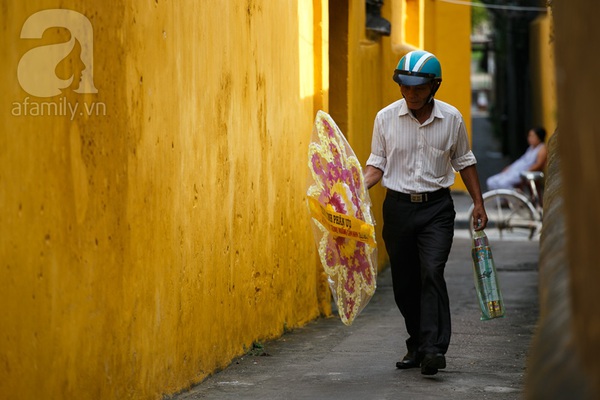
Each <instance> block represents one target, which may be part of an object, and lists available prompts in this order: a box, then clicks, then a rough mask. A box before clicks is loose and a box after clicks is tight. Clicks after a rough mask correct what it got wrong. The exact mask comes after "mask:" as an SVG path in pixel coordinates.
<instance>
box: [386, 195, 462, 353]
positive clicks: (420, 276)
mask: <svg viewBox="0 0 600 400" xmlns="http://www.w3.org/2000/svg"><path fill="white" fill-rule="evenodd" d="M455 216H456V212H455V211H454V203H453V201H452V197H451V196H450V192H449V191H448V192H446V193H445V194H444V195H443V196H442V197H440V198H437V199H435V200H432V201H428V202H424V203H411V202H410V200H406V199H404V198H398V197H395V196H393V193H391V192H390V191H388V194H387V196H386V198H385V201H384V203H383V240H384V242H385V247H386V250H387V252H388V255H389V257H390V264H391V271H392V282H393V287H394V298H395V300H396V304H397V305H398V308H399V309H400V312H401V313H402V316H403V317H404V322H405V324H406V330H407V332H408V335H409V338H408V339H407V341H406V345H407V348H408V350H409V351H419V352H421V353H443V354H445V353H446V351H447V350H448V345H449V344H450V334H451V326H450V302H449V299H448V290H447V288H446V281H445V279H444V269H445V267H446V262H447V261H448V255H449V254H450V249H451V247H452V239H453V237H454V218H455Z"/></svg>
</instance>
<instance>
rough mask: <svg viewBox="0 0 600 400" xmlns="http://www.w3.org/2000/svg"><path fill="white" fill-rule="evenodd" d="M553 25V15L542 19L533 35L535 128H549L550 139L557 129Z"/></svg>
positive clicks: (532, 66)
mask: <svg viewBox="0 0 600 400" xmlns="http://www.w3.org/2000/svg"><path fill="white" fill-rule="evenodd" d="M549 11H550V10H549ZM551 25H552V18H551V16H550V15H543V16H540V17H538V18H537V19H536V20H535V21H533V22H532V24H531V35H530V38H531V39H530V41H531V44H530V49H531V51H530V56H531V71H532V73H531V89H532V90H531V93H532V108H533V110H532V111H533V113H532V114H533V115H532V116H531V117H532V124H533V125H534V126H543V127H544V128H546V131H547V132H548V137H549V136H551V135H552V133H554V131H555V130H556V128H557V125H558V110H557V108H556V104H557V99H556V70H555V67H554V65H555V61H554V39H553V37H552V35H551V34H550V32H551V29H552V28H551Z"/></svg>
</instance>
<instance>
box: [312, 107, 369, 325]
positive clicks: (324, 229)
mask: <svg viewBox="0 0 600 400" xmlns="http://www.w3.org/2000/svg"><path fill="white" fill-rule="evenodd" d="M308 168H309V170H310V174H309V182H308V190H307V203H308V208H309V212H310V216H311V221H312V225H313V232H314V237H315V242H316V245H317V249H318V252H319V257H320V259H321V264H322V265H323V269H324V270H325V273H326V274H327V277H328V282H329V287H330V289H331V291H332V294H333V297H334V300H335V303H336V306H337V308H338V313H339V316H340V318H341V320H342V322H343V323H344V324H346V325H351V324H352V322H353V321H354V319H355V318H356V317H357V316H358V314H359V313H360V312H361V311H362V309H363V308H364V307H365V306H366V305H367V303H368V302H369V300H370V299H371V297H372V296H373V294H374V293H375V288H376V281H377V242H376V241H375V228H374V224H375V221H374V219H373V215H372V213H371V199H370V197H369V193H368V191H367V188H366V187H365V184H364V178H363V172H362V168H361V165H360V162H359V161H358V159H357V158H356V156H355V154H354V151H353V150H352V148H351V147H350V145H349V144H348V142H347V141H346V138H345V137H344V135H343V134H342V132H341V131H340V129H339V128H338V126H337V125H336V124H335V122H334V121H333V119H332V118H331V117H330V116H329V114H327V113H326V112H324V111H319V112H318V113H317V116H316V118H315V124H314V127H313V135H312V141H311V143H310V144H309V146H308Z"/></svg>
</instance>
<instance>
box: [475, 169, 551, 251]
mask: <svg viewBox="0 0 600 400" xmlns="http://www.w3.org/2000/svg"><path fill="white" fill-rule="evenodd" d="M521 177H522V178H523V181H524V187H525V188H526V190H525V191H524V190H521V189H518V188H516V189H495V190H490V191H488V192H485V193H484V194H483V205H484V207H485V210H486V213H487V216H488V224H487V227H486V229H485V231H486V234H487V235H488V236H489V237H494V239H499V240H532V239H534V238H539V234H540V233H541V230H542V219H543V212H544V210H543V207H542V190H541V182H542V181H543V179H544V173H543V172H532V171H526V172H522V173H521ZM467 214H468V216H469V217H468V218H469V231H470V233H471V237H472V236H473V232H474V225H473V205H471V207H470V208H469V211H468V213H467Z"/></svg>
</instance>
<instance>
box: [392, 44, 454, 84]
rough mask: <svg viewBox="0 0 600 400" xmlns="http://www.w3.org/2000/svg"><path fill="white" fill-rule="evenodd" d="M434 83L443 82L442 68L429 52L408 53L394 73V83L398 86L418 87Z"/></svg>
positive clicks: (416, 51)
mask: <svg viewBox="0 0 600 400" xmlns="http://www.w3.org/2000/svg"><path fill="white" fill-rule="evenodd" d="M432 81H437V82H439V83H441V82H442V66H441V65H440V62H439V60H438V59H437V58H436V56H434V55H433V54H431V53H429V52H427V51H423V50H415V51H411V52H409V53H407V54H406V55H405V56H404V57H402V58H401V59H400V62H399V63H398V66H397V67H396V70H395V71H394V82H396V83H397V84H398V85H404V86H417V85H423V84H425V83H428V82H432Z"/></svg>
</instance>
